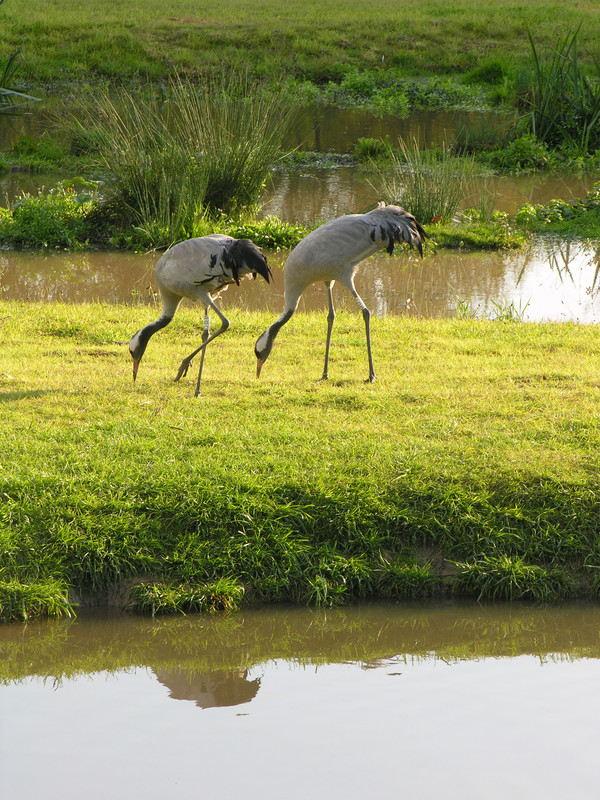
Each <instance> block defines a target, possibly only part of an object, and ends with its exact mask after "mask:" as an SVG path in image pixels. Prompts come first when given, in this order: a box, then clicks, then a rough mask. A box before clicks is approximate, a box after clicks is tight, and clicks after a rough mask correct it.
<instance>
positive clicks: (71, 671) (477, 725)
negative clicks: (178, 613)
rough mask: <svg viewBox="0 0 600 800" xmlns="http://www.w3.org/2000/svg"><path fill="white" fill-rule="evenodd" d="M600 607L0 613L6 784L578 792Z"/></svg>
mask: <svg viewBox="0 0 600 800" xmlns="http://www.w3.org/2000/svg"><path fill="white" fill-rule="evenodd" d="M599 629H600V609H599V608H597V607H591V606H584V605H572V606H561V607H560V608H541V607H537V608H536V607H530V606H527V605H513V606H512V607H504V606H503V607H474V606H465V605H453V604H449V605H445V606H429V607H410V606H402V605H389V604H386V605H373V606H358V607H355V608H348V609H338V610H332V611H327V612H324V611H311V610H307V609H287V610H286V609H283V610H282V609H258V610H249V611H246V612H244V613H239V614H233V615H230V616H220V615H215V616H202V615H198V616H189V617H177V618H170V619H160V620H151V619H139V618H132V617H128V616H125V615H111V614H108V613H103V614H101V615H100V616H92V617H89V618H88V617H82V618H80V619H78V620H76V621H74V622H73V621H66V622H65V621H62V622H61V621H59V622H44V623H39V624H30V625H27V626H25V625H11V626H4V627H2V628H0V675H1V676H2V677H1V680H0V711H1V714H0V752H1V753H2V759H1V760H0V792H1V794H2V796H3V797H7V798H9V797H10V798H21V797H22V798H29V797H42V796H43V797H45V798H47V800H54V798H57V799H58V798H64V799H65V800H70V798H76V797H80V796H86V797H88V798H90V799H91V800H94V799H95V798H106V797H107V796H112V797H146V798H165V797H168V798H174V799H177V798H186V799H187V798H197V797H206V796H210V795H211V794H212V795H218V796H220V797H224V798H233V797H238V796H245V797H250V798H254V797H256V798H259V797H260V798H264V799H265V800H269V799H270V798H281V797H286V798H291V799H292V800H293V799H295V798H298V799H300V798H306V797H309V796H316V797H326V796H329V797H346V798H349V799H350V800H353V799H354V798H364V797H377V796H390V795H392V794H395V795H398V794H399V795H400V796H402V797H414V798H434V797H439V796H442V795H443V796H444V797H448V798H450V799H451V800H452V798H461V800H462V798H475V797H477V798H480V797H482V798H486V800H495V798H505V797H507V796H510V797H512V798H516V799H517V800H518V799H519V798H530V797H544V798H549V799H550V800H552V798H557V800H558V798H561V800H562V798H565V797H569V798H586V799H587V798H589V797H593V796H595V793H596V787H597V767H596V764H597V747H596V732H597V721H598V715H599V713H600V700H599V699H598V693H597V691H596V688H597V683H598V677H599V676H600V661H599V660H598V659H599V657H600V641H599V639H598V630H599Z"/></svg>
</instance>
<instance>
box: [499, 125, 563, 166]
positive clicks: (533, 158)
mask: <svg viewBox="0 0 600 800" xmlns="http://www.w3.org/2000/svg"><path fill="white" fill-rule="evenodd" d="M551 163H552V156H551V154H550V151H549V149H548V146H547V145H546V144H544V142H541V141H540V140H539V139H537V138H536V137H535V136H534V135H533V134H531V133H527V134H525V135H524V136H520V137H519V138H518V139H514V140H513V141H511V142H508V143H507V144H506V145H505V146H503V147H502V148H501V149H500V150H495V151H494V152H493V153H492V154H491V156H490V165H491V166H493V167H494V169H496V170H498V171H499V172H509V173H516V174H519V173H528V172H537V171H539V170H543V169H547V168H548V167H549V166H550V164H551Z"/></svg>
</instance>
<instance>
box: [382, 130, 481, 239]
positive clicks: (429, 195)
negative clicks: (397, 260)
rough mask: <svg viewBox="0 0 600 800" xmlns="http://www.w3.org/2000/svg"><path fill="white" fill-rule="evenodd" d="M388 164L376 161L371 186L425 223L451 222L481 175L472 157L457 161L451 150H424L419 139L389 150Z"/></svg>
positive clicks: (389, 200) (385, 198)
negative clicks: (477, 176)
mask: <svg viewBox="0 0 600 800" xmlns="http://www.w3.org/2000/svg"><path fill="white" fill-rule="evenodd" d="M387 155H388V160H387V162H386V163H385V165H380V164H378V163H377V162H376V161H374V162H372V166H373V176H372V177H371V179H370V183H371V185H372V186H373V188H374V189H375V190H376V191H377V193H378V194H379V195H380V196H381V197H382V198H383V199H384V200H386V201H387V202H388V203H396V204H398V205H401V206H403V207H404V208H406V209H407V210H409V211H410V212H411V214H413V215H414V216H415V217H416V218H417V219H418V220H419V221H420V222H421V224H427V223H430V222H448V221H449V220H451V219H452V217H453V216H454V215H455V214H456V212H457V210H458V209H459V207H460V205H461V203H463V202H464V200H465V199H466V197H467V194H468V192H469V187H470V179H472V178H473V176H474V175H476V174H480V173H481V171H482V167H480V166H478V165H477V164H476V162H475V160H474V158H473V157H472V156H465V157H462V158H457V157H456V156H454V155H452V153H451V152H450V150H449V148H447V147H446V146H443V147H442V148H440V149H423V148H422V147H421V146H420V145H419V143H418V141H417V140H416V138H413V139H412V140H411V141H410V142H406V141H404V140H403V139H401V140H400V142H399V151H396V150H394V149H392V147H390V146H388V148H387Z"/></svg>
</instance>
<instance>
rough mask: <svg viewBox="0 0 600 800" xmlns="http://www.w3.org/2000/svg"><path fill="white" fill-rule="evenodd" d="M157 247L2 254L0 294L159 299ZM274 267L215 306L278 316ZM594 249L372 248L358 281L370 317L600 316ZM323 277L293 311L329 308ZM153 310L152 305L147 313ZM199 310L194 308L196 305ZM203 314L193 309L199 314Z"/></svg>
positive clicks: (342, 297) (598, 253) (343, 297)
mask: <svg viewBox="0 0 600 800" xmlns="http://www.w3.org/2000/svg"><path fill="white" fill-rule="evenodd" d="M156 260H157V255H156V254H145V255H143V254H136V253H97V252H92V253H51V254H39V253H22V252H14V251H3V252H0V297H1V298H3V299H7V300H26V301H34V300H37V301H43V302H52V301H57V300H61V301H67V302H75V303H76V302H92V301H98V300H99V301H104V302H109V303H128V302H136V303H148V304H152V305H154V304H156V303H158V299H157V297H156V285H155V282H154V277H153V271H154V264H155V263H156ZM269 261H270V263H271V265H272V266H273V267H274V268H275V269H274V275H275V279H274V282H273V283H272V284H271V285H267V284H266V283H265V282H264V281H262V280H259V279H258V280H256V281H252V280H244V281H242V283H241V286H240V287H239V288H238V287H235V286H232V287H229V288H228V290H227V291H226V292H225V293H224V294H223V295H222V296H221V298H222V299H221V305H222V306H223V307H224V308H225V309H227V308H228V307H229V308H231V307H232V306H235V307H238V308H242V309H249V310H268V311H270V312H271V313H273V314H279V312H280V311H281V309H282V308H283V275H282V273H281V271H280V269H277V267H282V266H283V262H284V254H283V253H275V254H270V255H269ZM599 264H600V250H599V246H598V245H593V244H589V243H566V242H561V241H539V242H537V243H536V245H535V246H534V247H532V248H531V249H529V250H527V251H524V252H517V253H513V252H504V253H485V252H478V253H457V252H453V251H442V252H440V253H439V254H437V255H435V256H433V257H428V258H426V259H424V260H423V261H421V260H420V259H419V257H418V256H415V255H414V254H413V255H412V256H408V255H406V254H404V253H402V254H400V255H399V256H398V257H394V258H391V259H390V258H389V257H388V256H387V255H385V254H384V255H379V256H376V257H374V258H372V259H370V260H369V261H368V262H366V263H365V264H364V265H363V266H362V268H361V270H360V272H359V274H358V277H357V280H356V285H357V288H358V291H359V293H360V294H361V296H362V297H363V299H364V301H365V302H366V304H367V306H368V307H369V308H370V309H371V311H372V312H373V313H374V314H375V315H377V316H385V315H387V314H395V315H411V316H412V315H414V316H423V317H452V316H456V314H457V313H459V311H460V309H464V308H465V305H466V306H468V313H469V314H476V315H478V316H482V317H488V318H490V317H491V318H493V317H494V315H497V314H498V313H500V311H501V310H502V309H503V308H504V307H506V306H507V305H508V304H512V306H513V308H514V309H515V311H516V312H517V313H520V314H522V318H523V319H524V320H528V321H542V320H551V321H555V322H564V321H568V320H572V321H573V320H574V321H579V322H582V323H596V322H598V321H599V319H600V297H599V289H600V287H599V282H598V268H599ZM336 297H337V304H338V306H339V307H341V306H344V305H345V306H346V307H347V308H348V309H352V310H356V309H357V306H356V303H355V301H354V299H353V298H352V296H351V295H350V294H349V293H348V292H347V291H346V290H344V289H342V288H341V287H337V288H336ZM326 306H327V299H326V292H325V290H324V286H323V285H322V284H318V285H316V286H313V287H311V288H310V289H309V290H307V291H306V292H305V294H304V295H303V297H302V300H301V302H300V306H299V308H300V310H301V311H307V310H316V309H318V310H322V311H323V314H325V313H326V311H325V309H326ZM153 313H156V312H154V311H151V312H150V316H152V314H153ZM198 313H199V315H200V313H201V311H200V310H199V312H198ZM199 319H200V316H199Z"/></svg>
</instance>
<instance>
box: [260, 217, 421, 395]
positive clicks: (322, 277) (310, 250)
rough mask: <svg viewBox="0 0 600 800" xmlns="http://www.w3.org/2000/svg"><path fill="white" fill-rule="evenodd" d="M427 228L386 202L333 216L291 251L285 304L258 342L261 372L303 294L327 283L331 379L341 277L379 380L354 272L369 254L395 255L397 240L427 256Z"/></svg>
mask: <svg viewBox="0 0 600 800" xmlns="http://www.w3.org/2000/svg"><path fill="white" fill-rule="evenodd" d="M424 240H425V231H424V230H423V228H422V227H421V226H420V225H419V223H418V222H417V221H416V219H415V218H414V217H413V216H412V214H409V213H408V212H407V211H405V210H404V209H402V208H400V207H399V206H385V205H380V206H379V207H378V208H375V209H373V211H369V212H368V213H366V214H347V215H345V216H343V217H338V218H337V219H334V220H331V222H327V223H325V224H324V225H321V226H320V227H319V228H316V229H315V230H314V231H311V233H309V234H308V236H306V237H305V238H304V239H302V241H300V242H299V243H298V244H297V245H296V247H295V248H294V249H293V250H292V252H291V253H290V255H289V257H288V259H287V261H286V264H285V268H284V308H283V313H282V314H281V316H280V317H279V318H278V319H277V320H276V321H275V322H274V323H273V324H272V325H271V326H270V327H269V328H267V330H266V331H265V332H264V333H263V334H262V335H261V336H260V337H259V339H258V340H257V342H256V347H255V354H256V358H257V375H260V371H261V368H262V365H263V364H264V362H265V361H266V359H267V358H268V356H269V354H270V352H271V348H272V347H273V342H274V340H275V337H276V336H277V334H278V332H279V330H280V329H281V328H282V326H283V325H285V323H286V322H287V321H288V320H289V319H290V317H291V316H292V314H293V313H294V312H295V311H296V309H297V307H298V303H299V301H300V297H301V296H302V294H303V292H304V291H305V290H306V289H307V288H308V287H309V286H310V285H311V284H313V283H316V282H318V281H324V283H325V284H326V286H327V289H328V297H329V314H328V317H327V322H328V325H327V341H326V346H325V366H324V369H323V379H327V377H328V367H329V347H330V343H331V331H332V328H333V321H334V319H335V311H334V307H333V296H332V288H333V284H334V283H335V281H339V282H340V283H341V284H342V285H343V286H346V287H347V288H348V289H349V290H350V291H351V292H352V294H353V295H354V297H355V298H356V300H357V302H358V304H359V305H360V307H361V309H362V312H363V318H364V321H365V330H366V336H367V352H368V356H369V380H370V381H373V380H375V372H374V370H373V359H372V355H371V335H370V324H369V321H370V313H369V310H368V309H367V307H366V306H365V304H364V302H363V301H362V299H361V297H360V296H359V294H358V292H357V291H356V288H355V286H354V276H355V275H356V272H357V271H358V268H359V265H360V263H361V262H362V261H364V259H365V258H368V257H369V256H371V255H373V254H374V253H376V252H377V251H378V250H381V249H383V248H384V247H385V248H386V249H387V251H388V253H390V255H391V254H392V252H393V249H394V244H395V243H396V242H402V241H404V242H407V243H408V244H409V245H410V246H411V247H413V246H414V247H416V248H417V249H418V250H419V252H420V253H421V255H423V242H424Z"/></svg>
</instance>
